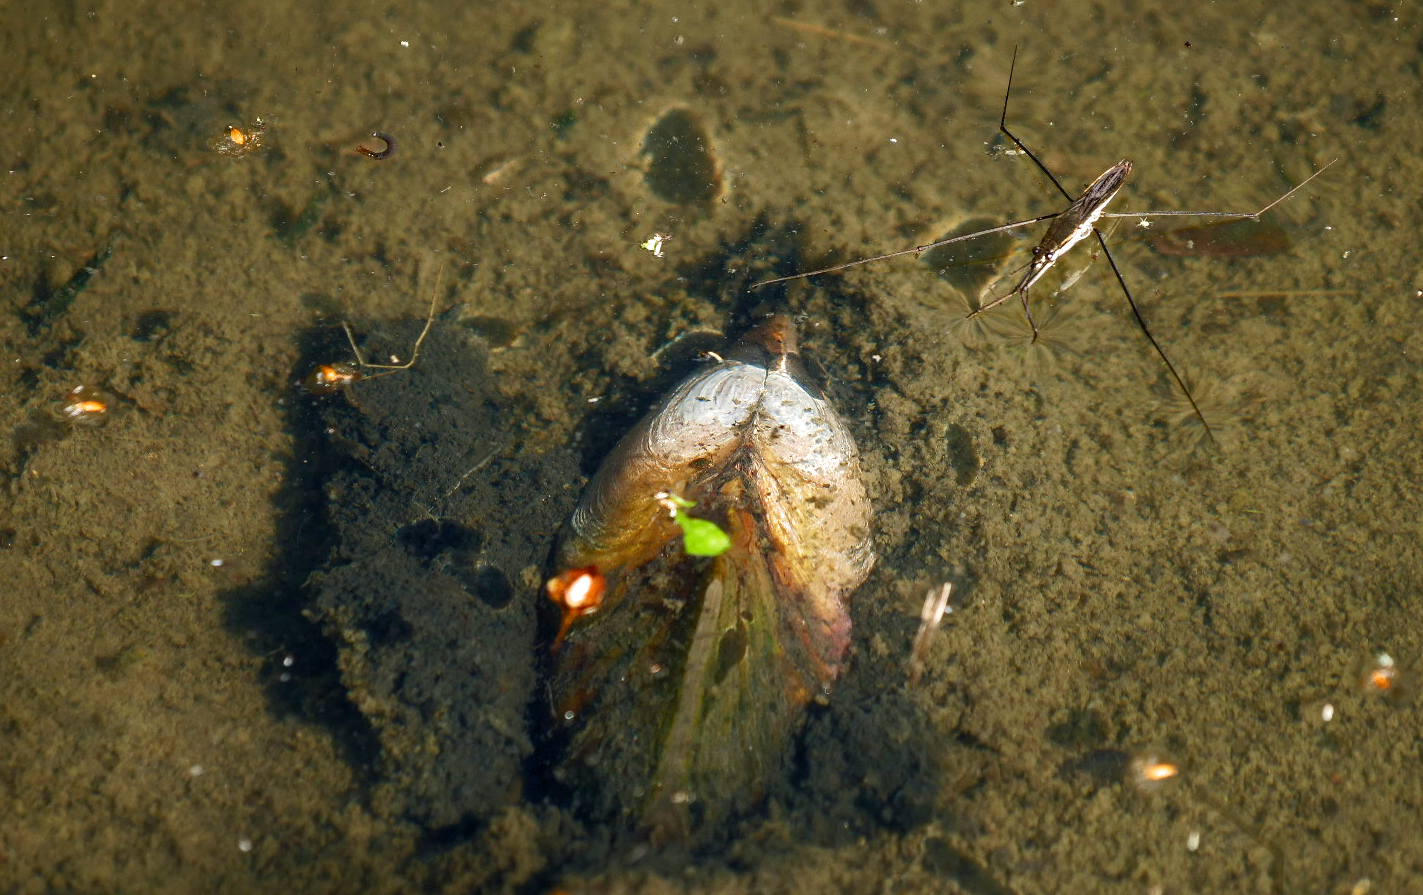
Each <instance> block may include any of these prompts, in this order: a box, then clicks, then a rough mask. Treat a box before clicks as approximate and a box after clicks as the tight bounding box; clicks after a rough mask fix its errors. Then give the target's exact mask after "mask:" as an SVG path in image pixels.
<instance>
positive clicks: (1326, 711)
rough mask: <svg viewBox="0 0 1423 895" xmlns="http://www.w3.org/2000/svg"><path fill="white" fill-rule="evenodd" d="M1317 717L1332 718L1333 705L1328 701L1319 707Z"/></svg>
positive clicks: (1330, 719) (1329, 719) (1325, 719)
mask: <svg viewBox="0 0 1423 895" xmlns="http://www.w3.org/2000/svg"><path fill="white" fill-rule="evenodd" d="M1319 717H1320V718H1321V719H1322V720H1324V721H1333V720H1334V706H1333V705H1332V704H1330V703H1328V702H1326V703H1325V704H1324V705H1322V706H1320V707H1319Z"/></svg>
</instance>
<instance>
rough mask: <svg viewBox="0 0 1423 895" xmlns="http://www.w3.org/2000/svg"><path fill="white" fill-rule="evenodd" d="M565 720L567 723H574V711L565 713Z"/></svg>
mask: <svg viewBox="0 0 1423 895" xmlns="http://www.w3.org/2000/svg"><path fill="white" fill-rule="evenodd" d="M563 720H565V721H572V720H573V712H572V711H567V712H564V713H563Z"/></svg>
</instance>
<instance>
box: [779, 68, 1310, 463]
mask: <svg viewBox="0 0 1423 895" xmlns="http://www.w3.org/2000/svg"><path fill="white" fill-rule="evenodd" d="M1017 62H1018V51H1017V50H1016V49H1015V50H1014V51H1013V61H1012V62H1011V63H1010V64H1009V68H1008V86H1007V88H1006V89H1005V90H1004V92H1003V114H1002V116H1001V117H1000V118H999V119H998V129H999V130H1000V131H1002V132H1003V134H1004V135H1005V136H1007V137H1008V139H1009V140H1012V141H1013V145H1015V146H1017V147H1018V149H1019V151H1021V152H1022V153H1023V154H1024V155H1026V156H1027V157H1028V158H1030V159H1032V161H1033V164H1034V165H1037V167H1038V170H1040V171H1042V172H1043V174H1045V175H1046V176H1047V178H1048V180H1050V181H1052V185H1053V186H1055V187H1057V190H1058V192H1060V193H1062V195H1063V196H1064V197H1065V198H1066V199H1068V200H1069V204H1068V206H1067V208H1065V209H1064V210H1062V211H1058V212H1052V213H1051V214H1044V215H1039V216H1037V217H1034V218H1028V219H1026V220H1021V221H1014V222H1013V223H1011V224H1003V225H1001V226H998V227H990V228H988V229H987V230H978V231H975V232H973V233H965V234H961V235H959V236H951V237H949V238H947V239H940V240H937V241H935V242H931V243H927V244H925V245H920V246H915V247H913V248H909V249H900V250H897V251H893V252H886V253H884V254H881V255H875V256H873V257H870V258H861V259H859V260H857V261H849V262H846V263H844V264H837V265H834V266H832V267H824V268H821V269H819V270H811V271H806V272H805V273H798V274H792V275H790V276H785V277H777V278H775V279H771V280H763V281H761V282H759V283H755V284H753V285H752V287H751V288H753V289H755V288H758V287H760V286H767V285H770V284H771V283H780V282H784V281H786V280H795V279H801V278H803V277H811V276H816V275H817V274H823V273H833V272H835V271H840V270H845V269H847V268H850V267H856V266H858V265H861V264H868V263H870V262H872V261H882V260H884V259H886V258H897V257H899V256H901V255H914V256H916V257H918V256H920V255H922V254H924V253H925V252H927V251H929V250H930V249H935V248H938V247H940V246H945V245H950V244H952V243H956V242H965V241H967V240H970V239H977V238H979V237H982V236H988V235H990V234H993V233H1002V232H1004V231H1006V230H1015V229H1018V228H1019V227H1025V226H1028V225H1030V224H1036V223H1040V222H1042V221H1049V220H1050V221H1052V223H1051V224H1049V225H1048V229H1047V232H1046V233H1044V234H1043V237H1042V239H1041V240H1040V241H1039V242H1038V244H1037V245H1036V246H1034V247H1033V257H1032V259H1031V260H1030V261H1029V262H1028V263H1027V265H1025V268H1022V269H1023V270H1024V273H1023V276H1022V278H1021V279H1020V280H1019V281H1018V283H1017V285H1015V286H1014V287H1013V288H1012V289H1011V290H1009V291H1007V292H1004V293H1002V294H1000V295H996V296H993V297H991V298H989V299H988V300H987V301H984V302H983V303H982V304H980V305H979V306H978V307H977V308H974V309H973V310H972V311H970V312H969V314H968V317H969V318H973V317H977V316H978V315H979V314H982V313H983V312H984V311H987V310H990V309H992V308H995V307H997V306H998V305H1000V304H1002V303H1003V302H1005V301H1007V300H1008V299H1010V298H1012V297H1013V296H1015V295H1016V296H1018V298H1019V299H1020V300H1021V301H1022V304H1023V313H1024V315H1026V317H1027V320H1028V326H1029V327H1030V328H1031V329H1032V333H1033V335H1032V341H1034V342H1036V341H1037V339H1038V325H1037V323H1036V322H1034V320H1033V313H1032V308H1031V307H1030V304H1029V301H1028V290H1030V289H1031V288H1032V287H1033V285H1034V284H1035V283H1037V282H1038V280H1040V279H1042V277H1043V275H1044V274H1046V273H1047V272H1048V271H1049V270H1051V269H1052V267H1053V265H1054V264H1056V263H1057V262H1058V261H1059V260H1060V259H1061V258H1062V257H1063V255H1065V254H1066V253H1067V252H1068V251H1070V250H1071V249H1072V247H1073V246H1075V245H1077V244H1078V243H1079V242H1081V241H1082V240H1084V239H1086V238H1087V237H1088V236H1095V237H1096V239H1097V243H1098V245H1100V246H1101V248H1102V253H1103V254H1104V255H1106V257H1107V263H1108V264H1109V265H1110V266H1111V268H1112V274H1113V276H1115V277H1116V280H1117V284H1118V285H1119V286H1121V289H1122V294H1123V295H1124V296H1126V300H1127V304H1128V305H1129V306H1130V307H1131V311H1132V316H1134V317H1135V318H1136V323H1137V326H1138V327H1140V329H1141V332H1142V335H1144V336H1146V340H1147V341H1148V342H1150V343H1151V347H1152V349H1153V350H1154V351H1155V352H1156V354H1157V356H1158V357H1160V358H1161V361H1162V363H1163V364H1165V366H1166V370H1167V372H1168V373H1170V374H1171V379H1172V380H1173V381H1174V382H1175V383H1176V386H1177V387H1178V388H1179V389H1180V390H1181V393H1182V394H1183V395H1185V396H1186V400H1187V401H1188V402H1189V403H1190V405H1191V411H1192V413H1194V414H1195V417H1196V419H1197V420H1199V421H1200V424H1201V426H1202V428H1203V429H1204V430H1205V433H1206V436H1207V438H1209V439H1210V440H1211V441H1212V442H1214V441H1215V433H1214V432H1213V431H1212V430H1211V427H1210V424H1209V423H1208V422H1206V418H1205V414H1203V413H1202V412H1201V408H1200V406H1199V405H1198V404H1197V403H1196V399H1195V397H1194V396H1193V395H1192V394H1191V390H1190V388H1189V387H1188V386H1187V385H1186V381H1185V380H1184V379H1183V378H1182V377H1181V375H1180V374H1179V373H1178V372H1176V367H1175V365H1174V364H1172V363H1171V359H1170V358H1168V357H1167V356H1166V352H1165V351H1164V350H1163V349H1162V348H1161V345H1160V344H1159V343H1158V342H1157V341H1156V337H1155V336H1153V335H1152V334H1151V330H1150V328H1149V327H1147V325H1146V318H1145V317H1143V316H1142V313H1141V309H1140V308H1138V307H1137V304H1136V300H1135V299H1133V298H1132V294H1131V289H1129V288H1128V287H1127V283H1126V279H1125V278H1124V277H1123V276H1122V272H1121V270H1120V269H1119V268H1118V267H1117V262H1116V259H1114V258H1113V257H1112V253H1111V250H1110V249H1108V248H1107V240H1106V238H1105V237H1104V236H1103V235H1102V231H1101V230H1099V229H1098V228H1097V222H1098V221H1099V220H1101V219H1102V218H1139V219H1145V218H1153V217H1204V218H1221V219H1224V220H1258V219H1259V217H1260V216H1261V215H1262V214H1264V213H1265V212H1267V211H1269V210H1270V209H1272V208H1274V207H1275V206H1276V205H1279V204H1280V203H1281V202H1283V201H1285V200H1286V199H1288V198H1289V197H1290V196H1293V195H1294V194H1295V193H1296V192H1298V191H1299V190H1301V189H1303V188H1304V187H1305V185H1307V184H1308V183H1309V182H1310V181H1311V180H1313V179H1314V178H1316V177H1318V176H1319V175H1320V174H1323V173H1324V171H1325V170H1326V169H1328V168H1329V166H1330V165H1332V164H1334V162H1336V161H1338V159H1332V160H1330V161H1329V162H1328V163H1327V164H1325V165H1324V167H1322V168H1320V169H1319V170H1318V171H1315V172H1314V173H1313V174H1311V175H1310V176H1309V177H1307V178H1305V179H1304V180H1303V181H1302V182H1300V183H1299V184H1297V185H1296V186H1294V187H1292V188H1291V189H1290V190H1289V191H1288V192H1286V193H1285V194H1284V195H1282V196H1280V197H1279V198H1277V199H1275V200H1274V201H1273V202H1271V203H1269V204H1268V205H1266V206H1265V207H1264V208H1261V209H1260V210H1259V211H1250V212H1241V211H1133V212H1116V213H1112V212H1108V211H1107V210H1106V209H1107V205H1108V204H1109V203H1110V202H1111V201H1112V200H1113V199H1114V198H1116V195H1117V193H1118V192H1119V191H1120V190H1121V188H1122V186H1123V184H1125V183H1126V179H1127V175H1129V174H1130V173H1131V169H1132V163H1131V161H1130V160H1128V159H1122V160H1121V161H1119V162H1117V163H1116V164H1115V165H1112V166H1111V167H1110V168H1108V169H1107V170H1106V171H1104V172H1102V174H1101V176H1099V177H1098V178H1097V179H1096V180H1094V181H1092V183H1091V185H1090V186H1088V187H1087V189H1085V190H1083V191H1082V194H1081V195H1079V196H1077V197H1075V198H1074V197H1073V195H1072V194H1071V193H1069V192H1068V191H1067V190H1066V189H1065V188H1064V187H1063V186H1062V184H1061V183H1059V182H1058V179H1057V178H1056V177H1055V176H1054V175H1053V173H1052V172H1051V171H1049V170H1048V168H1047V166H1046V165H1044V164H1043V163H1042V162H1041V161H1040V160H1039V159H1038V157H1037V156H1036V155H1034V154H1033V152H1032V150H1030V149H1029V148H1028V147H1027V146H1026V145H1025V144H1024V143H1023V141H1022V140H1020V139H1018V137H1017V136H1016V135H1014V133H1013V132H1012V131H1010V130H1009V129H1008V100H1009V97H1010V96H1011V95H1012V91H1013V71H1014V69H1015V68H1016V67H1017Z"/></svg>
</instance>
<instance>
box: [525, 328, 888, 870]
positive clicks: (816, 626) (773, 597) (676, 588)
mask: <svg viewBox="0 0 1423 895" xmlns="http://www.w3.org/2000/svg"><path fill="white" fill-rule="evenodd" d="M663 491H665V492H671V493H674V494H679V495H681V496H684V497H687V498H689V499H691V500H695V501H697V506H696V509H695V510H694V511H693V512H694V513H695V514H696V515H698V516H701V517H704V518H709V519H711V520H712V521H714V522H716V523H717V524H718V525H721V526H722V528H724V529H725V530H726V531H727V533H728V534H729V535H730V536H731V541H732V546H731V548H730V549H729V550H728V551H727V552H726V553H724V554H722V555H721V556H720V557H717V558H716V559H714V560H710V561H707V560H698V559H695V558H689V557H687V556H686V555H685V554H684V552H683V550H682V546H681V542H680V540H679V538H678V535H679V530H678V529H677V527H676V526H675V524H674V523H673V522H672V520H671V519H670V518H669V515H668V513H667V512H666V511H665V510H664V509H663V508H662V507H660V506H659V505H658V503H657V500H656V499H655V496H654V495H656V494H657V493H658V492H663ZM870 514H871V508H870V503H869V499H868V496H867V495H866V493H865V488H864V485H863V483H862V482H861V480H860V463H859V454H858V451H857V450H856V448H855V443H854V440H853V439H852V438H851V436H850V433H849V431H848V430H847V429H846V428H845V425H844V424H843V423H842V422H841V420H840V419H839V417H838V416H837V415H836V413H835V412H834V410H833V409H832V408H831V407H830V405H829V403H828V402H827V401H826V400H825V398H824V396H823V395H822V394H821V393H820V392H819V390H817V389H815V388H814V387H813V386H810V385H807V384H806V378H805V376H804V374H803V372H802V370H801V368H800V363H799V358H798V355H797V351H796V337H795V330H794V327H793V325H792V324H791V322H790V319H789V318H787V317H784V316H778V317H775V318H772V319H771V320H770V321H769V322H767V323H766V324H764V325H763V326H761V327H760V328H758V329H757V330H755V331H753V332H752V333H751V334H750V335H748V336H747V338H746V339H745V340H744V341H743V342H742V343H741V344H740V345H738V346H737V348H736V349H735V350H733V351H732V352H730V353H729V354H728V356H727V357H726V359H725V360H723V361H721V362H719V363H716V364H715V365H713V366H708V367H706V368H704V369H702V370H700V371H698V372H697V373H695V374H694V375H692V376H691V377H689V378H688V379H686V380H685V381H683V382H682V383H681V385H679V386H678V387H677V388H676V389H674V390H673V391H672V393H671V394H669V395H668V396H667V397H666V398H664V399H663V400H662V402H661V403H660V404H659V405H658V406H657V407H656V408H655V409H653V410H652V411H651V412H650V413H649V414H648V415H647V416H646V417H644V418H643V420H642V421H641V422H639V423H638V424H637V426H635V427H634V428H633V429H632V430H631V431H629V432H628V433H627V434H626V435H625V436H624V437H623V439H622V441H620V442H619V443H618V446H617V447H616V448H614V450H613V451H612V453H611V454H610V455H609V457H608V459H607V460H606V461H605V463H604V465H603V467H602V468H601V469H600V470H599V472H598V474H597V475H596V476H595V477H594V479H593V481H592V482H591V483H590V484H589V486H588V489H587V490H586V491H585V493H584V495H583V498H582V500H581V501H580V503H579V506H578V508H577V510H576V511H575V512H574V514H573V517H572V519H571V520H570V523H569V526H568V531H567V532H566V533H565V538H564V540H563V542H562V544H561V545H560V548H559V553H558V563H559V568H560V569H568V568H574V567H583V566H596V567H598V569H600V570H601V571H602V572H603V573H604V575H606V577H607V592H606V595H605V596H604V599H603V603H602V605H601V607H600V608H599V609H598V611H597V612H596V613H594V614H591V615H588V616H585V617H582V618H579V619H577V621H575V622H574V623H573V624H572V625H571V627H570V630H569V631H568V633H567V637H566V639H565V640H564V641H563V642H562V643H561V644H559V646H558V649H557V651H556V653H555V656H554V659H555V662H554V669H553V680H552V696H553V708H554V710H555V712H556V713H557V715H558V717H560V718H561V719H566V731H565V732H566V734H567V736H568V748H567V754H566V756H565V758H564V761H563V763H562V765H561V766H560V769H559V776H560V777H561V778H562V779H563V780H564V781H565V782H567V783H568V784H570V786H572V787H573V791H574V794H575V799H576V801H577V802H578V803H579V804H580V805H581V806H582V807H583V808H584V809H586V810H587V811H588V813H590V814H592V815H594V816H597V817H602V818H606V819H616V820H617V821H618V822H619V823H620V824H621V825H623V826H626V827H629V828H633V829H637V830H640V831H641V832H643V833H644V834H646V835H648V836H649V837H650V838H652V839H653V840H673V839H675V840H681V841H687V842H694V841H697V840H701V839H705V838H706V837H707V836H710V835H714V834H715V831H716V829H717V827H718V826H719V825H720V824H721V822H722V821H724V820H726V819H727V818H729V817H730V816H732V815H734V814H736V813H738V812H740V811H742V810H745V809H746V808H749V807H751V806H752V805H754V804H755V803H756V802H757V801H758V800H759V798H760V797H761V795H762V794H763V793H764V792H765V790H766V788H767V786H768V784H771V783H773V782H774V781H775V780H776V779H777V776H776V775H779V774H781V773H782V772H783V770H784V764H785V761H786V758H787V752H788V747H789V745H790V741H791V738H792V736H793V735H794V733H795V732H796V731H797V730H798V729H799V727H800V724H801V720H802V714H803V709H804V708H805V706H806V705H807V704H808V703H809V701H810V700H811V699H812V698H815V697H816V696H817V695H819V694H824V693H826V692H828V691H829V688H830V685H831V683H832V682H833V681H834V680H835V678H836V676H837V675H838V674H839V670H840V664H841V661H842V659H843V657H844V653H845V649H846V647H847V646H848V644H849V636H850V618H849V615H848V613H847V610H846V603H847V599H848V597H849V595H850V593H851V592H852V591H853V590H854V589H855V588H856V587H858V586H859V585H860V583H861V582H863V581H864V579H865V576H866V575H868V574H869V571H870V568H871V566H872V565H873V564H874V552H873V548H872V544H871V537H870Z"/></svg>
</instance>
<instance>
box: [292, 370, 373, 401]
mask: <svg viewBox="0 0 1423 895" xmlns="http://www.w3.org/2000/svg"><path fill="white" fill-rule="evenodd" d="M361 379H362V376H361V371H360V370H359V369H357V368H356V367H354V366H352V365H351V364H322V365H321V366H319V367H317V368H316V369H315V370H312V371H311V373H310V374H308V375H307V377H306V378H305V379H303V380H302V382H301V384H302V387H303V388H305V389H306V390H307V391H308V392H310V393H311V394H313V395H332V394H335V393H336V392H339V391H340V390H341V389H343V388H346V387H347V386H349V385H351V384H353V383H356V382H360V381H361Z"/></svg>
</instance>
